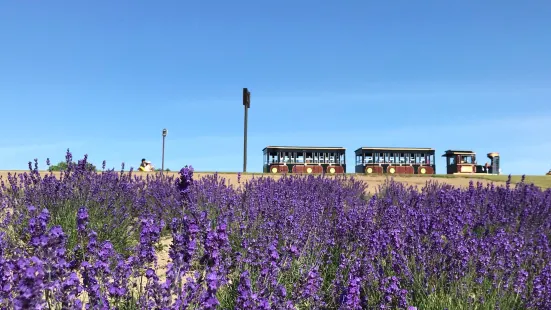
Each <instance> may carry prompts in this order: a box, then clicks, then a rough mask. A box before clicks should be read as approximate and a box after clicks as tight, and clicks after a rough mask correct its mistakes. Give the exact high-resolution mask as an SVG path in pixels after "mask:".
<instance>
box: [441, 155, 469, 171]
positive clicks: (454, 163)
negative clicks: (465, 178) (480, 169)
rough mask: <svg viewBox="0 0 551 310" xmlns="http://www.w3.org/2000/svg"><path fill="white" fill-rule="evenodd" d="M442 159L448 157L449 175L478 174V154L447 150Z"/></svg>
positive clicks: (447, 167)
mask: <svg viewBox="0 0 551 310" xmlns="http://www.w3.org/2000/svg"><path fill="white" fill-rule="evenodd" d="M442 157H446V169H447V174H461V173H476V172H477V167H476V153H475V152H473V151H466V150H447V151H446V152H445V153H444V155H442Z"/></svg>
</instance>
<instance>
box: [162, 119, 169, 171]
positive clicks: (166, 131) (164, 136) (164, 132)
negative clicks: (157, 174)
mask: <svg viewBox="0 0 551 310" xmlns="http://www.w3.org/2000/svg"><path fill="white" fill-rule="evenodd" d="M167 133H168V130H166V128H165V129H163V159H162V163H161V176H162V175H163V172H164V171H165V138H166V134H167Z"/></svg>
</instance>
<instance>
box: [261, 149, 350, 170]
mask: <svg viewBox="0 0 551 310" xmlns="http://www.w3.org/2000/svg"><path fill="white" fill-rule="evenodd" d="M262 152H263V153H264V168H263V171H264V173H289V172H290V173H308V174H314V173H329V174H337V173H346V149H345V148H343V147H310V146H267V147H265V148H264V149H263V150H262Z"/></svg>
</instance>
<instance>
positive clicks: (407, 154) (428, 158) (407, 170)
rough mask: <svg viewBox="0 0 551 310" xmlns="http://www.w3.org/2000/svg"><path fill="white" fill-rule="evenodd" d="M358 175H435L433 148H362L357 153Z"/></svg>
mask: <svg viewBox="0 0 551 310" xmlns="http://www.w3.org/2000/svg"><path fill="white" fill-rule="evenodd" d="M354 153H355V155H356V169H355V172H356V173H365V174H435V172H436V165H435V162H434V153H435V150H434V149H432V148H403V147H361V148H358V149H357V150H356V151H355V152H354Z"/></svg>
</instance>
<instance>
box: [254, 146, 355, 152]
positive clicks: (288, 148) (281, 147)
mask: <svg viewBox="0 0 551 310" xmlns="http://www.w3.org/2000/svg"><path fill="white" fill-rule="evenodd" d="M267 149H273V150H335V151H345V150H346V148H344V147H341V146H267V147H265V148H263V149H262V151H265V150H267Z"/></svg>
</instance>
